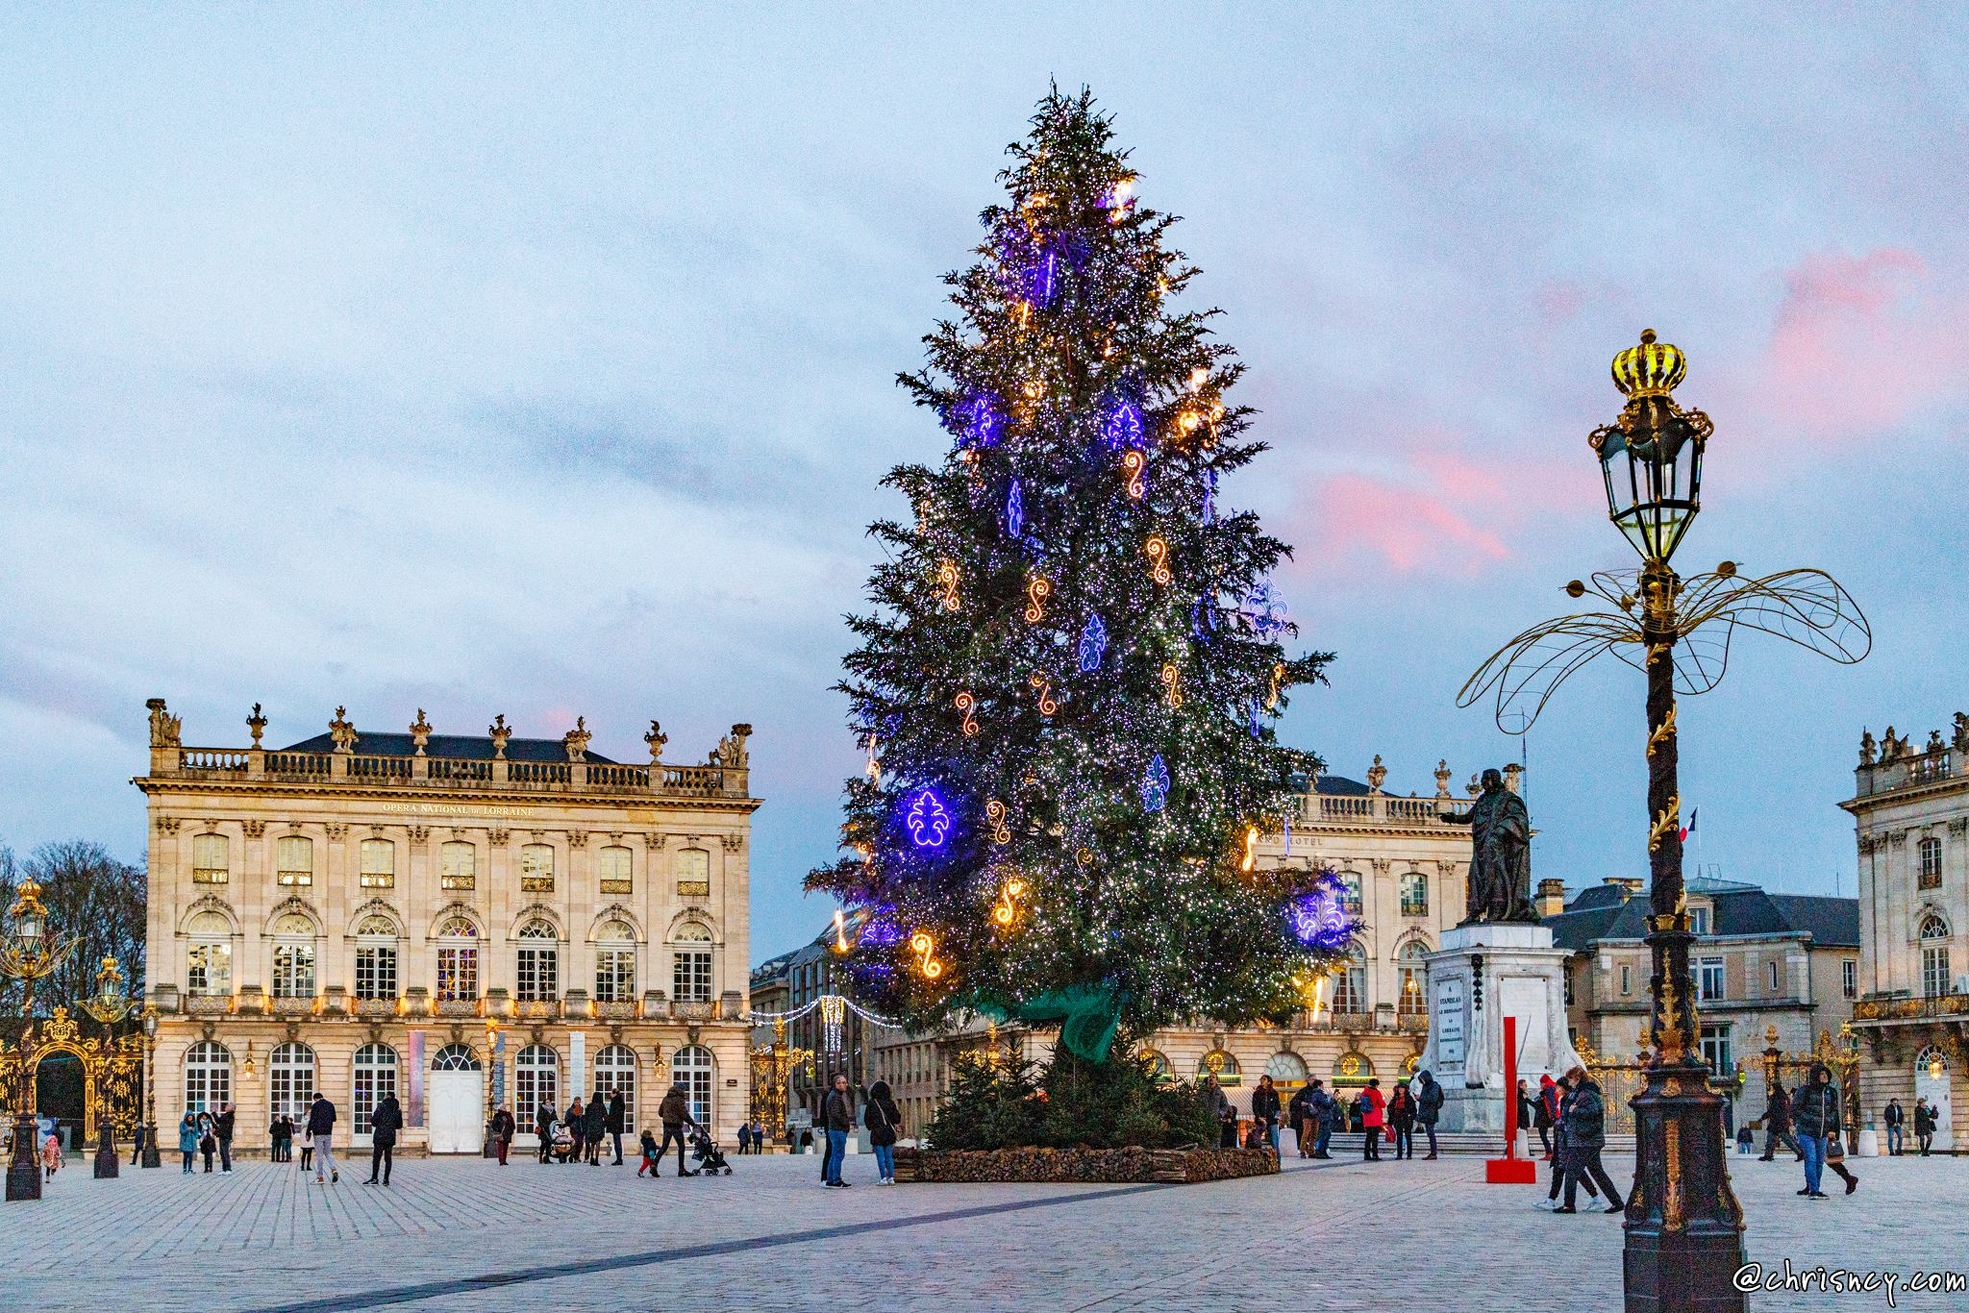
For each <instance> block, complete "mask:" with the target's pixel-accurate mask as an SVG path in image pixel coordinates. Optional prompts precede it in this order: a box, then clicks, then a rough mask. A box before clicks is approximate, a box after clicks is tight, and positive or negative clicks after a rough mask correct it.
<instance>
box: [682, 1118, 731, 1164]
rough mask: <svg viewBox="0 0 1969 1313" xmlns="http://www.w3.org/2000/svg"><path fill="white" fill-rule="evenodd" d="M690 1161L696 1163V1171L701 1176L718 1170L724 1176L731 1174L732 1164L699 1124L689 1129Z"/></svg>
mask: <svg viewBox="0 0 1969 1313" xmlns="http://www.w3.org/2000/svg"><path fill="white" fill-rule="evenodd" d="M691 1161H693V1162H695V1163H696V1164H697V1170H698V1173H699V1174H700V1175H703V1176H716V1175H718V1174H719V1173H720V1172H723V1173H724V1174H725V1175H726V1176H730V1175H731V1174H732V1165H731V1164H730V1163H728V1162H726V1161H725V1155H724V1154H723V1153H722V1152H721V1151H720V1150H719V1148H718V1142H717V1141H716V1140H714V1139H712V1138H711V1137H710V1136H709V1135H708V1134H706V1133H705V1130H704V1128H703V1127H701V1126H699V1127H694V1128H693V1129H692V1131H691Z"/></svg>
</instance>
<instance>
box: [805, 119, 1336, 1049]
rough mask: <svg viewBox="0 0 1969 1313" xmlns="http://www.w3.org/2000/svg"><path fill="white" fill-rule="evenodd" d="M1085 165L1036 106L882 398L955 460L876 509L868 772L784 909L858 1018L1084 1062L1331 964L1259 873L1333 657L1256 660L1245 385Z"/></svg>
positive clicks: (1261, 554)
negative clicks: (1233, 481) (899, 1020)
mask: <svg viewBox="0 0 1969 1313" xmlns="http://www.w3.org/2000/svg"><path fill="white" fill-rule="evenodd" d="M1112 139H1113V128H1112V125H1111V121H1110V119H1109V118H1108V117H1107V116H1106V115H1103V114H1100V113H1098V112H1097V111H1096V109H1095V106H1094V102H1093V100H1092V98H1091V96H1090V95H1089V94H1088V93H1087V92H1085V91H1083V92H1082V93H1081V94H1080V95H1079V96H1078V97H1070V96H1062V95H1060V94H1059V92H1058V91H1057V90H1055V91H1054V92H1053V93H1052V94H1050V95H1049V96H1048V97H1047V98H1046V99H1045V100H1044V101H1042V102H1041V104H1040V107H1039V112H1038V113H1037V114H1036V115H1035V116H1034V118H1033V120H1032V133H1031V135H1030V136H1029V137H1027V138H1026V139H1025V140H1024V141H1021V142H1017V143H1015V144H1013V145H1012V146H1011V147H1009V148H1008V154H1009V156H1010V158H1011V163H1010V165H1009V166H1008V167H1007V168H1006V169H1005V170H1004V171H1003V173H1001V174H1000V181H1001V182H1002V183H1003V184H1004V186H1005V190H1006V192H1007V197H1006V200H1005V202H1004V203H1003V204H1000V205H994V206H992V207H991V208H989V209H987V210H986V211H985V212H984V214H983V215H982V222H983V224H984V226H985V228H986V230H987V234H988V235H987V237H986V239H985V241H984V243H983V245H981V246H980V247H978V248H977V256H978V259H977V262H976V263H975V264H973V265H972V266H971V267H970V268H969V269H966V270H963V271H961V272H957V273H953V274H950V275H948V276H947V279H946V281H947V282H949V283H950V284H951V286H952V287H953V288H954V289H955V290H954V291H953V293H952V295H951V302H952V303H953V304H954V305H955V306H956V307H957V310H958V312H959V318H958V320H957V321H955V322H943V323H940V324H939V325H938V326H937V329H936V331H935V332H933V333H932V334H930V335H929V336H928V337H927V338H926V339H925V342H926V344H927V347H928V357H929V364H928V367H927V368H926V369H924V370H922V371H921V372H918V373H914V374H904V375H902V376H901V378H900V381H901V383H902V385H903V386H904V387H906V388H908V389H909V390H910V392H911V393H912V394H913V395H914V396H915V398H916V400H917V402H918V404H920V405H922V406H924V407H927V408H928V409H930V410H932V411H934V412H935V413H936V414H937V415H938V416H939V417H940V419H941V421H942V424H943V427H944V428H945V429H946V430H947V432H948V434H949V437H950V449H949V451H948V453H947V455H946V456H945V457H944V459H943V461H942V462H941V464H939V465H937V466H935V467H934V468H933V467H930V466H925V465H904V466H901V467H898V468H897V469H895V470H893V471H891V473H890V474H889V475H888V477H887V479H886V480H885V484H886V486H889V487H893V488H895V489H897V490H899V491H900V492H901V493H902V494H903V495H904V496H905V497H906V498H907V499H908V502H909V505H910V507H911V508H912V510H913V513H914V514H913V522H912V523H910V524H907V525H905V524H901V523H896V522H889V521H883V522H879V523H877V524H875V525H873V526H872V527H871V530H870V532H871V533H872V534H873V535H874V536H875V537H876V539H877V540H878V541H880V542H881V543H882V544H883V546H884V548H885V549H886V551H887V554H888V560H887V561H886V562H885V563H884V564H882V565H880V566H878V567H877V568H876V570H875V572H874V574H873V576H872V578H871V581H870V585H869V592H870V597H871V600H872V602H873V603H874V608H875V609H874V610H873V611H872V612H871V613H870V614H867V615H858V616H853V617H850V618H849V624H850V626H851V627H852V629H853V630H854V633H855V634H856V636H857V638H858V639H859V642H860V646H859V647H857V648H856V649H855V651H854V652H853V653H852V654H850V655H849V657H848V658H847V660H846V668H847V672H848V677H847V679H846V680H845V681H844V682H843V683H842V684H841V685H840V686H839V687H840V689H841V691H843V692H845V693H846V694H847V695H848V697H849V699H850V701H851V713H850V723H851V725H852V727H853V728H854V730H855V732H856V734H857V735H858V736H859V742H860V744H861V745H862V747H863V748H864V749H865V750H866V752H867V757H868V765H867V769H866V772H865V773H864V775H863V776H862V777H861V778H858V779H856V780H854V781H851V782H850V784H849V786H848V791H847V804H846V812H847V818H846V823H845V824H844V825H843V827H842V828H843V846H844V848H845V849H846V850H847V855H846V856H844V857H843V858H842V859H841V860H840V861H839V862H837V863H836V864H834V865H832V866H829V867H825V868H822V869H820V870H817V871H815V872H814V873H813V874H812V875H811V876H809V878H808V887H809V888H811V889H819V890H827V891H829V892H832V893H833V894H834V895H835V896H836V897H837V898H839V899H840V900H841V901H842V902H843V903H844V904H846V905H847V906H848V907H849V908H851V909H853V911H852V913H851V914H850V915H848V916H847V917H845V918H844V919H843V922H842V925H841V927H840V932H839V935H838V938H837V944H836V947H837V950H838V951H840V952H842V953H843V955H844V956H846V957H847V958H848V959H849V964H850V969H851V972H852V975H853V978H854V979H855V981H856V983H857V987H858V989H859V990H860V991H861V992H862V993H863V995H864V996H865V997H869V998H872V999H875V1000H880V1001H882V1002H884V1003H885V1004H887V1005H888V1006H890V1007H893V1008H896V1009H899V1010H901V1011H902V1012H903V1014H904V1015H905V1016H906V1017H907V1018H908V1019H909V1020H910V1021H912V1022H913V1023H916V1024H918V1025H930V1024H934V1023H936V1022H938V1021H940V1020H944V1019H946V1018H948V1017H950V1016H952V1015H953V1014H957V1013H961V1012H964V1011H975V1012H981V1013H983V1014H985V1015H989V1016H994V1017H1016V1018H1020V1019H1023V1020H1026V1021H1029V1022H1033V1023H1036V1024H1039V1025H1055V1024H1057V1025H1059V1026H1061V1028H1062V1041H1063V1043H1064V1046H1065V1047H1066V1048H1067V1049H1068V1050H1070V1051H1071V1052H1073V1053H1075V1054H1077V1055H1078V1056H1080V1057H1081V1058H1083V1059H1087V1060H1091V1061H1097V1062H1098V1061H1100V1060H1102V1059H1103V1058H1105V1057H1106V1056H1107V1054H1108V1052H1109V1049H1110V1047H1111V1046H1112V1044H1113V1043H1114V1039H1115V1035H1116V1033H1117V1028H1118V1027H1122V1026H1125V1027H1126V1030H1127V1032H1128V1033H1130V1034H1134V1035H1140V1034H1145V1033H1146V1032H1148V1031H1149V1030H1152V1029H1154V1028H1155V1027H1156V1026H1158V1025H1161V1024H1164V1023H1167V1022H1168V1021H1170V1020H1172V1019H1174V1018H1177V1017H1179V1016H1190V1015H1195V1016H1208V1017H1214V1018H1217V1019H1219V1020H1222V1021H1225V1022H1228V1023H1232V1024H1236V1023H1239V1022H1243V1021H1247V1020H1250V1019H1252V1018H1254V1017H1258V1016H1266V1015H1279V1014H1282V1013H1285V1012H1289V1011H1290V1010H1291V1009H1292V1008H1294V1007H1296V1006H1299V999H1300V998H1301V991H1302V989H1303V987H1304V985H1305V983H1306V982H1307V981H1309V980H1310V979H1311V978H1312V975H1313V974H1314V973H1316V972H1318V971H1319V970H1321V969H1323V968H1324V967H1325V966H1327V965H1329V963H1330V961H1331V959H1332V957H1333V955H1334V954H1335V953H1336V952H1337V951H1338V950H1339V949H1340V948H1341V947H1342V946H1343V945H1344V942H1345V940H1346V937H1347V934H1348V932H1349V931H1350V927H1348V926H1346V925H1345V923H1344V917H1341V916H1340V915H1339V913H1338V908H1339V906H1340V903H1339V897H1338V892H1337V887H1336V886H1334V885H1333V884H1332V883H1331V878H1330V877H1324V878H1322V877H1321V876H1319V875H1317V874H1313V873H1308V872H1304V871H1300V872H1296V873H1288V872H1278V871H1268V870H1264V869H1260V868H1259V867H1258V866H1257V864H1256V862H1255V861H1254V846H1255V844H1256V842H1257V839H1258V837H1259V836H1260V835H1261V834H1265V833H1276V832H1277V831H1278V830H1279V829H1280V828H1281V827H1282V826H1284V825H1286V824H1288V823H1289V816H1288V811H1289V808H1290V807H1291V805H1292V800H1293V796H1294V794H1295V792H1296V789H1295V784H1296V785H1298V786H1299V787H1303V782H1304V778H1305V774H1306V772H1308V771H1310V770H1312V769H1315V768H1316V767H1317V761H1316V760H1315V759H1314V758H1312V757H1311V756H1310V755H1309V754H1307V753H1304V752H1300V751H1296V750H1293V749H1291V748H1288V747H1285V746H1283V745H1282V744H1280V743H1279V742H1278V740H1277V738H1276V736H1275V733H1274V729H1273V724H1274V721H1275V720H1276V718H1277V717H1278V716H1279V714H1280V713H1281V712H1283V711H1284V709H1285V707H1286V704H1287V700H1288V698H1289V696H1290V690H1291V689H1292V688H1293V687H1294V686H1296V685H1302V684H1306V683H1309V682H1313V681H1316V680H1318V679H1319V678H1320V676H1321V670H1322V667H1323V666H1324V664H1325V663H1326V662H1327V661H1328V660H1329V659H1330V658H1329V654H1326V653H1310V654H1304V655H1300V656H1297V657H1293V656H1290V655H1288V654H1287V652H1286V651H1285V649H1284V648H1283V646H1282V640H1286V639H1290V638H1293V637H1295V636H1296V634H1297V630H1296V628H1295V626H1294V625H1293V624H1292V623H1291V622H1290V621H1289V620H1288V619H1287V618H1286V616H1285V613H1284V608H1283V607H1282V606H1281V605H1280V603H1279V602H1278V600H1277V598H1276V596H1275V595H1274V593H1273V591H1272V589H1271V586H1270V583H1269V575H1270V573H1271V571H1272V570H1273V568H1274V567H1275V566H1276V565H1277V564H1278V563H1279V561H1280V560H1281V559H1282V558H1284V557H1285V556H1286V555H1287V554H1288V553H1289V550H1290V549H1289V548H1287V547H1286V545H1285V544H1283V543H1281V542H1279V541H1278V540H1276V539H1274V538H1271V537H1268V536H1266V535H1265V534H1264V533H1263V532H1262V531H1261V530H1260V527H1259V523H1258V518H1257V516H1256V515H1255V514H1253V513H1251V512H1249V511H1237V510H1233V509H1232V508H1230V507H1229V506H1228V505H1227V504H1225V502H1224V501H1223V499H1222V497H1223V494H1222V492H1221V488H1222V481H1223V479H1224V477H1225V476H1226V475H1228V474H1230V473H1232V472H1233V471H1235V470H1238V469H1240V468H1242V467H1243V466H1244V465H1246V464H1247V463H1248V462H1250V461H1251V460H1252V459H1253V458H1254V457H1255V456H1257V455H1258V454H1260V453H1261V452H1263V451H1264V450H1265V447H1264V445H1263V444H1262V443H1259V442H1256V441H1252V440H1249V439H1247V438H1245V437H1244V436H1243V434H1244V433H1245V430H1246V428H1247V427H1248V425H1249V423H1250V421H1251V418H1252V412H1251V411H1250V410H1249V409H1248V408H1245V407H1242V406H1236V405H1231V404H1228V403H1227V401H1226V396H1227V394H1228V392H1229V391H1230V389H1231V387H1232V386H1233V385H1234V384H1235V383H1236V382H1237V380H1238V378H1239V376H1240V374H1241V373H1242V371H1243V367H1242V366H1241V365H1240V364H1239V363H1238V361H1237V357H1236V354H1235V352H1234V351H1233V350H1232V349H1231V348H1230V347H1229V346H1227V345H1225V344H1224V343H1222V342H1220V341H1218V340H1216V339H1215V338H1214V337H1213V335H1212V334H1211V332H1210V329H1209V323H1210V320H1211V319H1212V318H1213V317H1214V316H1215V315H1216V313H1217V312H1216V311H1214V310H1179V309H1178V308H1176V307H1177V302H1178V301H1179V300H1180V299H1181V298H1182V296H1183V293H1184V292H1185V290H1186V288H1187V287H1188V285H1189V283H1190V282H1191V280H1192V279H1193V278H1195V276H1196V274H1197V271H1196V270H1195V269H1194V268H1192V267H1190V266H1189V265H1187V264H1186V263H1185V261H1184V257H1183V255H1182V254H1181V252H1179V251H1176V250H1173V249H1171V248H1169V247H1168V246H1167V245H1165V239H1166V237H1167V236H1168V233H1169V229H1170V227H1171V225H1172V224H1174V223H1175V222H1176V220H1175V219H1174V218H1173V217H1171V216H1168V215H1164V214H1159V213H1157V212H1156V211H1155V210H1153V209H1150V208H1149V207H1147V206H1146V205H1144V204H1142V203H1141V202H1140V200H1139V198H1138V197H1137V195H1136V186H1137V177H1136V175H1135V173H1134V172H1133V170H1132V169H1130V167H1129V164H1128V153H1127V152H1126V151H1124V150H1120V149H1117V148H1116V147H1115V146H1114V145H1113V144H1112Z"/></svg>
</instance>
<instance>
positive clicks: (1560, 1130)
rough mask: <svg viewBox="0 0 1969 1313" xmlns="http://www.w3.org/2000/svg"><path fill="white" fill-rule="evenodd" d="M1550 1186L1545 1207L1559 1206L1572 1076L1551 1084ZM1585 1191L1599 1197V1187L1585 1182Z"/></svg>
mask: <svg viewBox="0 0 1969 1313" xmlns="http://www.w3.org/2000/svg"><path fill="white" fill-rule="evenodd" d="M1552 1106H1553V1114H1552V1188H1551V1189H1549V1190H1547V1191H1546V1192H1545V1207H1547V1208H1557V1207H1558V1206H1559V1189H1560V1187H1561V1186H1563V1185H1564V1184H1565V1183H1566V1113H1567V1112H1569V1111H1570V1110H1571V1108H1572V1077H1570V1076H1561V1077H1559V1079H1558V1080H1556V1081H1554V1082H1553V1084H1552ZM1586 1193H1587V1194H1589V1195H1591V1196H1592V1197H1593V1198H1595V1199H1598V1198H1599V1197H1600V1193H1599V1187H1598V1186H1596V1185H1594V1184H1593V1182H1592V1181H1590V1180H1589V1181H1587V1182H1586Z"/></svg>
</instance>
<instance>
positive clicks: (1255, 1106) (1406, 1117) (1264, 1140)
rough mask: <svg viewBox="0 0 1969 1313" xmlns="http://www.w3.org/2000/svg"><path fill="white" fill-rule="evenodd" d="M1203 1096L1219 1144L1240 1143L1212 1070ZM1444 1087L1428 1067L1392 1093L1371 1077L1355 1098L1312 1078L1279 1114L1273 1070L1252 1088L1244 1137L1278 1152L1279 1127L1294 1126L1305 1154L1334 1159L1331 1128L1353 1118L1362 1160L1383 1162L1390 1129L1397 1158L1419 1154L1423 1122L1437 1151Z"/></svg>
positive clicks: (1247, 1143) (1233, 1113)
mask: <svg viewBox="0 0 1969 1313" xmlns="http://www.w3.org/2000/svg"><path fill="white" fill-rule="evenodd" d="M1202 1089H1203V1097H1204V1101H1205V1103H1206V1104H1208V1105H1209V1107H1210V1108H1211V1110H1212V1111H1213V1112H1214V1113H1215V1114H1216V1116H1217V1120H1218V1122H1219V1124H1220V1125H1221V1127H1222V1132H1221V1136H1220V1139H1219V1141H1218V1143H1219V1145H1220V1146H1221V1147H1223V1148H1226V1149H1229V1148H1235V1147H1236V1146H1237V1144H1238V1132H1237V1126H1238V1114H1237V1109H1236V1107H1235V1106H1234V1105H1233V1104H1232V1103H1231V1100H1230V1096H1229V1095H1227V1094H1225V1093H1224V1090H1223V1088H1222V1087H1221V1086H1220V1085H1219V1084H1218V1083H1217V1078H1216V1077H1215V1076H1214V1075H1206V1076H1205V1077H1204V1078H1203V1086H1202ZM1442 1109H1443V1090H1442V1086H1440V1085H1438V1084H1437V1083H1436V1078H1435V1077H1434V1076H1433V1075H1431V1074H1430V1073H1429V1072H1426V1071H1425V1072H1421V1073H1420V1074H1418V1075H1417V1076H1416V1078H1415V1085H1414V1088H1410V1086H1409V1085H1408V1084H1406V1083H1401V1084H1397V1085H1396V1086H1395V1089H1394V1092H1393V1093H1392V1094H1384V1093H1382V1090H1381V1078H1380V1077H1378V1076H1375V1077H1370V1078H1369V1079H1368V1082H1367V1084H1366V1085H1364V1086H1362V1087H1361V1089H1360V1090H1359V1091H1358V1092H1357V1093H1356V1094H1355V1096H1354V1098H1353V1099H1352V1100H1351V1101H1347V1100H1342V1099H1340V1098H1338V1097H1336V1096H1335V1095H1333V1094H1330V1093H1328V1092H1327V1089H1326V1082H1324V1081H1322V1080H1320V1079H1319V1078H1318V1077H1314V1078H1313V1079H1312V1080H1310V1081H1308V1082H1306V1084H1305V1085H1304V1086H1303V1087H1302V1088H1300V1089H1299V1090H1298V1091H1297V1092H1296V1093H1294V1094H1293V1096H1292V1099H1291V1101H1290V1102H1289V1103H1287V1104H1286V1105H1285V1107H1284V1109H1283V1113H1281V1110H1280V1107H1279V1095H1278V1089H1277V1087H1276V1086H1275V1085H1274V1084H1273V1083H1272V1078H1271V1077H1270V1076H1269V1075H1266V1076H1260V1077H1259V1078H1258V1088H1257V1089H1255V1090H1253V1091H1252V1092H1251V1126H1250V1129H1249V1130H1248V1131H1247V1132H1246V1133H1245V1136H1244V1147H1245V1148H1247V1149H1266V1148H1269V1149H1270V1150H1272V1152H1274V1153H1277V1152H1279V1132H1280V1130H1281V1129H1282V1128H1283V1127H1285V1126H1286V1125H1290V1126H1291V1127H1292V1129H1293V1130H1294V1131H1296V1132H1297V1133H1298V1137H1299V1156H1300V1157H1301V1158H1331V1157H1332V1156H1333V1154H1332V1153H1331V1152H1330V1148H1331V1144H1332V1141H1333V1133H1334V1132H1335V1131H1337V1130H1342V1129H1345V1127H1346V1126H1347V1125H1349V1124H1350V1123H1351V1124H1352V1125H1353V1126H1355V1127H1356V1128H1358V1129H1359V1130H1360V1132H1361V1159H1362V1161H1364V1162H1380V1161H1381V1136H1382V1132H1383V1131H1386V1132H1387V1135H1388V1141H1389V1143H1390V1144H1392V1145H1393V1146H1394V1150H1395V1157H1396V1158H1398V1159H1400V1158H1413V1157H1414V1156H1415V1128H1416V1127H1417V1126H1420V1127H1421V1128H1422V1130H1423V1133H1424V1134H1425V1135H1427V1136H1428V1139H1429V1152H1428V1155H1427V1156H1428V1157H1430V1158H1434V1157H1436V1155H1437V1146H1436V1123H1437V1121H1438V1120H1439V1119H1440V1118H1441V1116H1442Z"/></svg>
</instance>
